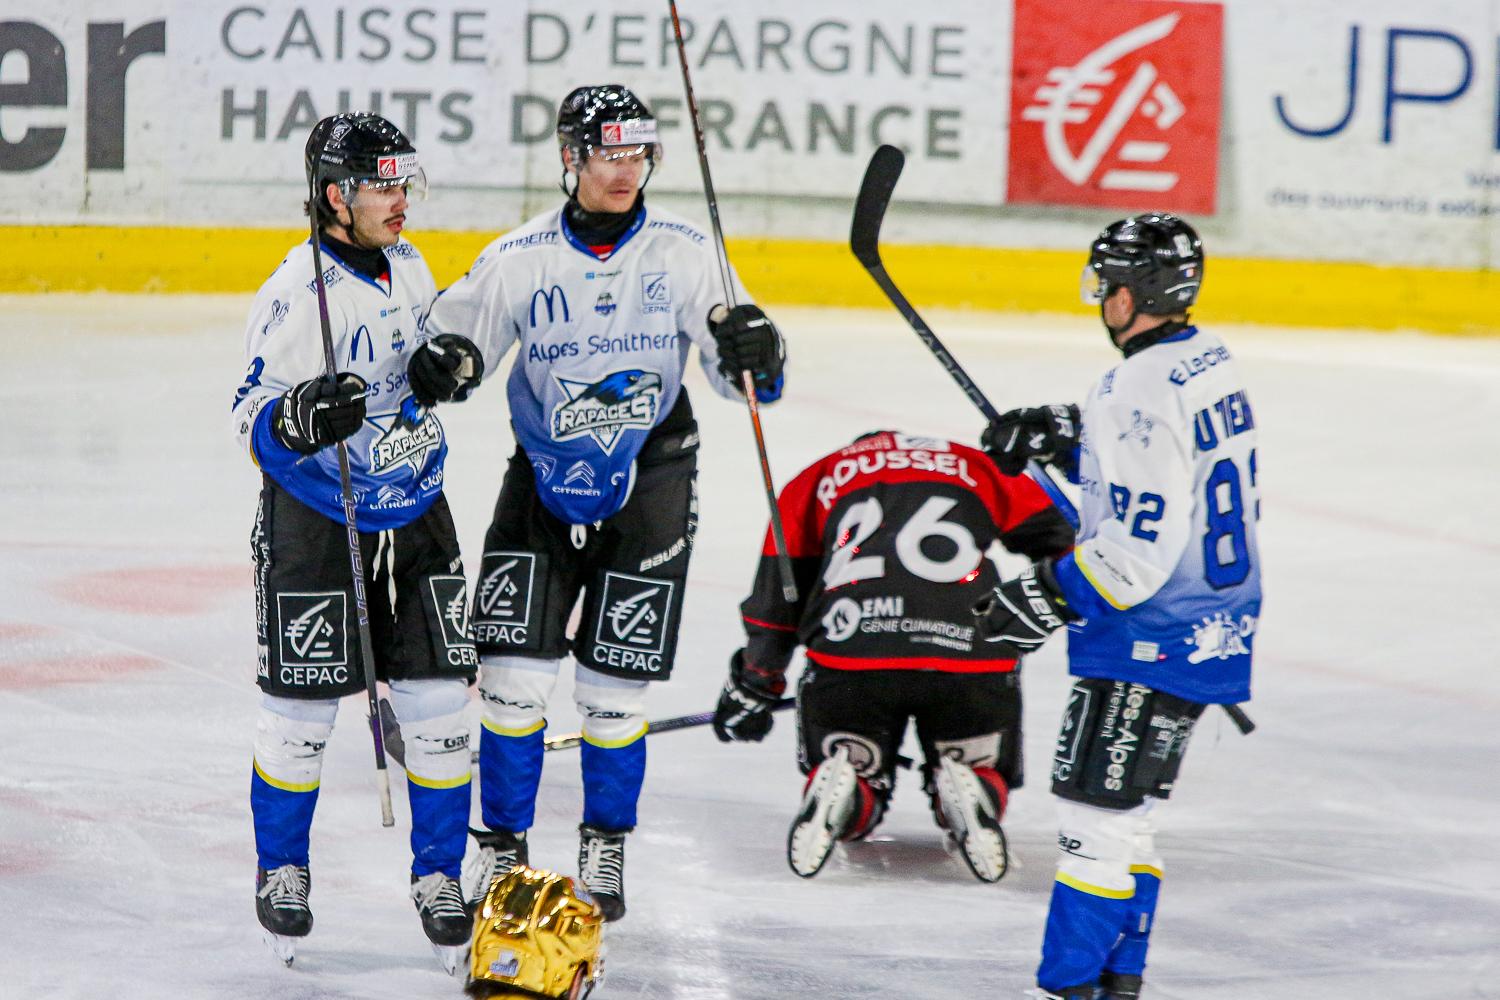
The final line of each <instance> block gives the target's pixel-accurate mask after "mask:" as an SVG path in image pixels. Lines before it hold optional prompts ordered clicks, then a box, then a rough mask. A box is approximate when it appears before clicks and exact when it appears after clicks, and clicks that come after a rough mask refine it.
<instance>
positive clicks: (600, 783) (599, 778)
mask: <svg viewBox="0 0 1500 1000" xmlns="http://www.w3.org/2000/svg"><path fill="white" fill-rule="evenodd" d="M579 765H580V767H581V768H582V770H583V821H584V822H585V823H586V824H588V825H589V826H596V827H600V828H602V829H606V830H629V829H631V828H632V827H634V826H635V805H636V802H637V801H638V800H639V799H640V797H641V785H642V784H643V783H644V782H645V780H646V734H645V732H644V731H643V732H642V733H641V734H640V735H639V736H637V737H636V738H635V739H633V740H631V741H630V742H629V743H626V744H625V745H624V746H600V745H599V744H597V743H592V742H590V741H589V739H588V737H587V736H585V737H584V742H583V745H582V746H581V747H580V748H579Z"/></svg>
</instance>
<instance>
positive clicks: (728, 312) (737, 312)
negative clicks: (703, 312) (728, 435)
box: [708, 303, 786, 389]
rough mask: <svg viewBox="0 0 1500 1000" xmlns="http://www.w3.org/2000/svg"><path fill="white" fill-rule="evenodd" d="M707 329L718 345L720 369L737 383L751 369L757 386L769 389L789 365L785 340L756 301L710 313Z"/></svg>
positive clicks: (720, 308)
mask: <svg viewBox="0 0 1500 1000" xmlns="http://www.w3.org/2000/svg"><path fill="white" fill-rule="evenodd" d="M708 331H709V333H711V334H713V337H714V342H715V343H716V344H717V345H718V347H719V371H720V373H721V374H723V376H724V377H725V378H727V379H729V380H730V381H731V382H733V383H734V384H735V385H736V386H737V385H739V384H740V372H742V371H748V372H749V373H750V374H751V376H752V377H753V378H754V379H755V387H756V388H757V389H770V388H771V387H773V386H775V385H776V383H777V380H778V379H780V378H781V371H782V369H783V368H784V367H786V342H785V341H783V340H782V337H781V332H780V331H779V330H777V329H776V324H774V323H772V322H771V320H770V318H769V317H767V316H766V314H765V313H763V312H761V309H760V306H757V305H755V304H753V303H746V304H744V305H739V306H735V307H734V308H733V309H726V308H724V307H723V306H715V307H714V309H713V311H712V312H710V313H709V314H708Z"/></svg>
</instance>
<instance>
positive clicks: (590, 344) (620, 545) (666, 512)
mask: <svg viewBox="0 0 1500 1000" xmlns="http://www.w3.org/2000/svg"><path fill="white" fill-rule="evenodd" d="M557 135H558V140H559V142H560V144H561V156H562V178H563V180H562V186H563V192H564V193H565V194H566V195H568V200H567V202H566V203H565V204H564V205H563V206H561V207H560V208H558V209H555V210H553V211H549V212H546V213H544V214H542V215H540V216H538V217H536V218H534V219H531V220H530V221H528V222H526V223H524V224H523V225H521V226H520V227H519V228H517V229H515V230H513V231H511V232H509V233H507V234H505V235H504V236H502V237H500V238H499V239H497V240H495V241H494V242H493V243H491V244H490V245H489V246H488V247H486V248H485V250H484V251H483V253H481V254H480V255H479V258H478V259H477V260H475V262H474V265H473V268H472V269H471V270H470V271H469V273H468V274H467V275H466V276H465V277H464V278H463V280H461V281H459V282H458V283H457V284H455V285H453V287H451V288H449V289H447V290H446V291H444V292H443V293H442V295H440V296H439V297H438V300H437V301H436V302H435V303H434V304H433V311H432V314H431V316H430V317H429V319H428V324H427V326H428V331H429V332H431V333H441V334H450V335H462V336H466V337H469V338H471V339H472V340H473V341H474V342H475V343H476V344H478V345H479V347H480V349H481V351H482V353H483V361H484V365H483V367H484V371H485V372H486V373H493V372H496V371H498V370H499V367H500V364H501V361H502V359H503V357H504V355H505V354H506V352H507V351H509V350H510V348H511V346H512V345H515V347H516V359H515V363H514V365H513V367H512V368H511V372H510V377H509V380H508V382H507V386H506V388H507V395H508V397H509V402H510V418H511V425H512V427H513V429H514V430H515V434H516V438H517V445H518V447H517V449H516V452H515V455H514V456H513V457H512V459H511V461H510V466H509V469H508V470H507V472H506V475H505V481H504V484H503V485H502V486H501V489H500V496H499V499H498V501H497V502H496V505H495V512H494V518H493V521H492V523H491V525H490V529H489V533H488V534H487V536H486V539H485V551H484V558H483V564H482V565H481V567H480V575H479V583H478V585H477V587H476V590H475V601H474V626H475V638H476V640H477V642H478V644H479V647H480V652H481V655H482V657H483V664H482V666H481V668H480V691H481V694H482V696H483V727H482V729H481V732H480V750H479V760H480V792H481V803H482V818H483V822H484V827H485V829H483V830H479V831H476V832H475V836H476V838H477V840H478V842H479V844H480V847H481V855H480V857H481V859H482V861H483V862H484V865H485V869H486V870H485V871H483V872H482V873H481V875H480V879H479V884H478V887H477V890H476V891H477V892H478V893H481V894H482V893H483V892H484V890H485V889H486V888H487V887H488V883H489V880H490V876H491V874H492V873H498V872H500V871H503V870H504V869H505V868H507V867H508V866H509V865H510V864H513V863H517V862H522V863H524V862H526V861H527V860H528V848H527V844H526V831H527V830H528V829H529V828H530V827H531V825H532V820H533V816H534V811H535V801H536V795H537V788H538V783H539V782H540V780H541V769H542V750H543V744H542V740H543V727H544V726H545V720H544V713H545V711H546V706H547V700H548V697H549V696H550V694H551V691H552V688H553V685H554V683H555V681H556V679H557V674H558V671H559V669H560V667H561V663H562V659H563V657H564V656H566V655H567V654H568V653H569V652H571V653H572V655H573V656H574V657H575V658H576V660H577V672H576V674H575V680H576V684H575V699H576V701H577V704H578V708H579V711H580V713H581V714H582V716H583V735H584V743H583V746H582V750H581V757H582V769H583V788H584V805H583V823H582V825H581V827H580V843H579V866H580V869H581V874H582V876H583V878H584V881H585V883H586V884H587V885H588V887H589V890H590V891H591V892H592V893H593V894H594V895H595V897H596V898H597V899H598V900H599V903H600V905H601V906H602V907H603V908H604V912H605V915H606V917H607V918H608V919H611V920H614V919H618V918H619V917H620V916H621V915H623V913H624V912H625V898H624V881H623V871H624V869H623V866H624V840H625V835H626V833H628V832H629V831H630V830H631V829H632V828H633V827H634V826H635V823H636V802H637V799H638V798H639V795H640V789H641V782H642V779H643V778H644V775H645V764H646V744H645V735H646V722H645V715H644V714H643V713H644V704H645V689H646V686H647V683H648V682H650V681H661V680H666V679H667V678H668V676H669V675H670V674H671V671H672V663H673V657H674V652H675V647H676V643H677V632H678V626H679V621H680V617H681V612H682V599H683V587H684V584H685V582H686V579H687V566H688V558H689V556H690V555H691V551H692V544H693V533H694V530H695V527H696V523H697V493H696V488H695V485H694V477H695V475H696V471H695V470H696V468H697V461H696V454H695V453H696V451H697V447H698V430H697V424H696V422H695V421H694V419H693V414H692V408H691V406H690V405H689V402H688V396H687V392H686V390H685V389H684V388H683V386H682V376H683V371H684V368H685V367H686V365H687V363H688V355H689V352H690V350H691V348H693V347H694V346H696V347H697V349H698V354H699V360H700V362H701V364H702V368H703V371H704V373H705V374H706V375H707V377H708V381H709V383H710V384H711V385H712V386H713V387H714V389H715V391H717V392H718V393H719V394H720V395H722V396H724V397H725V398H727V399H732V400H738V399H740V398H741V397H740V395H739V389H738V386H739V383H740V373H741V372H742V371H749V372H750V373H751V375H752V376H753V379H754V384H755V387H756V389H755V391H756V396H757V398H758V399H759V401H760V402H762V403H768V402H772V401H774V400H775V399H777V398H778V397H779V396H780V395H781V386H782V368H783V354H784V351H783V344H782V339H781V335H780V334H779V333H778V332H777V330H776V327H775V326H774V325H773V324H772V323H771V321H770V320H769V319H767V318H766V316H765V314H764V313H762V312H761V310H760V309H759V308H758V307H756V306H755V305H753V304H750V302H749V295H748V294H746V293H745V291H744V289H743V287H741V286H740V285H739V283H738V279H737V278H736V279H734V280H735V299H736V301H737V302H739V303H742V304H741V305H738V306H736V307H734V308H733V309H729V308H726V306H725V304H724V301H723V299H724V296H723V291H722V289H721V287H720V278H719V273H718V269H717V264H716V261H715V258H714V255H713V250H712V244H711V243H710V241H709V239H708V237H707V236H706V235H705V234H704V233H702V232H701V231H700V230H699V229H698V228H697V227H696V226H694V225H692V224H691V223H689V222H687V221H685V220H683V219H681V218H679V217H678V216H676V215H672V214H670V213H668V212H663V211H661V210H660V209H657V208H654V207H651V206H648V205H647V204H646V202H645V197H644V189H645V186H646V182H647V180H648V179H649V177H650V175H651V171H652V170H653V169H654V168H655V166H656V164H657V162H658V161H659V159H660V158H661V147H660V145H659V144H658V142H657V134H656V120H655V119H654V118H653V117H652V116H651V113H650V111H649V110H648V109H647V108H646V106H645V105H644V104H643V103H641V101H640V100H639V99H638V98H637V97H636V96H635V95H634V94H632V93H631V92H630V91H629V90H627V89H626V88H624V87H622V86H619V85H617V84H609V85H604V86H589V87H579V88H577V89H576V90H574V91H573V92H572V93H570V94H569V95H568V96H567V97H566V98H565V99H564V100H563V104H562V108H561V110H560V111H559V114H558V123H557ZM580 594H581V595H582V602H583V607H582V613H581V617H580V623H579V625H578V629H577V633H576V635H575V636H572V637H571V638H570V637H569V635H568V634H567V626H568V620H569V617H570V615H571V613H572V611H573V608H574V605H575V604H576V603H578V601H579V598H580Z"/></svg>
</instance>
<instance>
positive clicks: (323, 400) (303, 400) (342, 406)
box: [271, 372, 370, 455]
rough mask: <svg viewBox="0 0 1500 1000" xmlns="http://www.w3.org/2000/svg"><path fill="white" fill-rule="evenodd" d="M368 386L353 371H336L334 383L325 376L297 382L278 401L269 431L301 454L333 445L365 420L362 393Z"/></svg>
mask: <svg viewBox="0 0 1500 1000" xmlns="http://www.w3.org/2000/svg"><path fill="white" fill-rule="evenodd" d="M369 388H370V387H369V386H367V385H365V380H364V379H362V378H360V377H359V376H358V375H356V374H354V373H353V372H339V380H338V384H337V385H333V384H330V383H329V381H328V379H326V378H310V379H308V380H307V381H306V382H299V383H298V384H297V385H294V386H292V387H291V388H290V389H288V390H287V391H286V394H285V395H283V396H282V397H281V399H280V400H278V401H277V403H276V415H275V416H273V417H272V418H271V434H272V435H273V436H274V437H275V438H276V440H277V441H280V442H281V443H282V444H284V445H286V446H287V447H288V448H290V449H292V450H293V451H296V452H300V453H302V454H303V455H311V454H312V453H313V452H315V451H319V450H321V449H323V448H326V447H328V446H329V445H331V444H336V443H338V442H339V441H342V440H344V439H345V438H347V437H349V436H351V435H352V434H354V432H355V431H357V430H359V428H360V426H361V425H362V424H363V423H364V422H365V396H366V395H367V394H368V392H369Z"/></svg>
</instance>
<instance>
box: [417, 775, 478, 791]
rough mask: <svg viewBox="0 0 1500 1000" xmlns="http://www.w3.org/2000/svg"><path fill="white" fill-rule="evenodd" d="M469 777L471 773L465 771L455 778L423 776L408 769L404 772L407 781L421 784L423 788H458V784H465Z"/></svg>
mask: <svg viewBox="0 0 1500 1000" xmlns="http://www.w3.org/2000/svg"><path fill="white" fill-rule="evenodd" d="M470 777H471V775H469V774H468V773H465V774H463V775H460V776H459V777H457V778H423V777H420V776H418V775H415V774H412V773H411V772H410V771H407V772H406V780H407V781H410V782H411V783H412V784H413V785H421V786H422V787H423V788H458V787H459V786H460V785H467V784H468V783H469V778H470Z"/></svg>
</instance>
